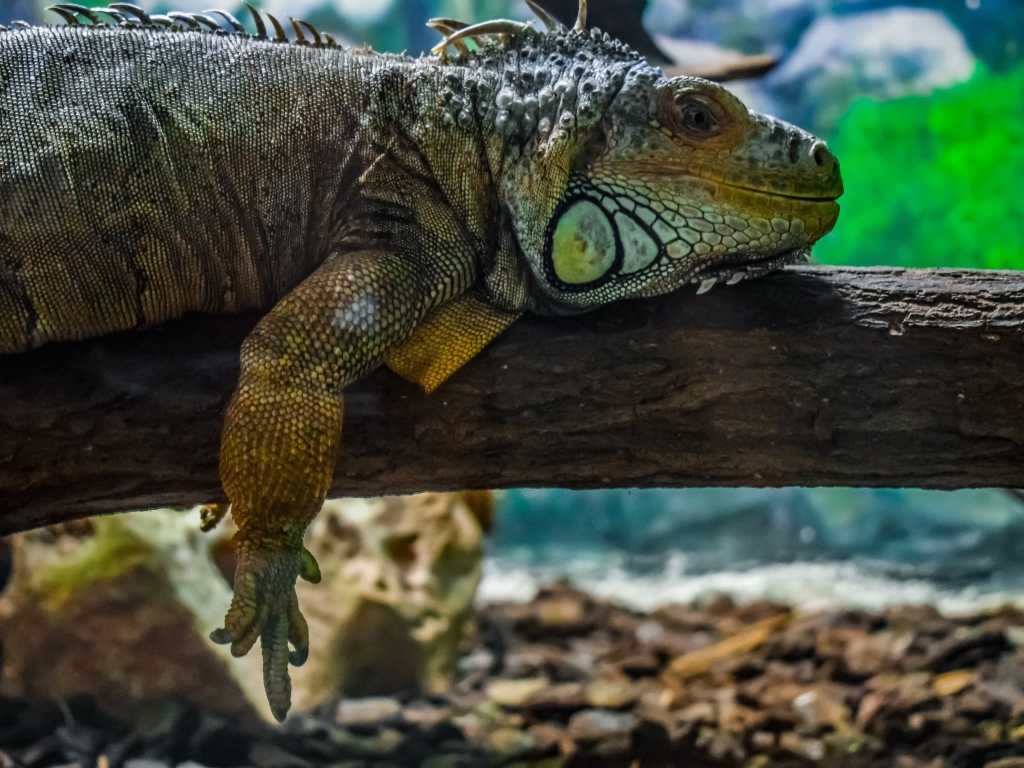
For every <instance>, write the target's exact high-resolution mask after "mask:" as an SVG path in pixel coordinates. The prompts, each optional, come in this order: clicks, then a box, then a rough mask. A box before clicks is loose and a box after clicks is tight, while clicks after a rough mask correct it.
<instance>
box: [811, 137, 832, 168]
mask: <svg viewBox="0 0 1024 768" xmlns="http://www.w3.org/2000/svg"><path fill="white" fill-rule="evenodd" d="M811 157H813V158H814V162H815V163H816V164H817V166H818V167H819V168H824V167H825V166H828V165H832V164H833V163H835V160H834V158H833V157H832V153H831V152H829V151H828V147H826V146H825V142H823V141H816V142H814V146H812V147H811Z"/></svg>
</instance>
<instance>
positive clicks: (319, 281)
mask: <svg viewBox="0 0 1024 768" xmlns="http://www.w3.org/2000/svg"><path fill="white" fill-rule="evenodd" d="M434 277H435V279H436V276H434ZM467 277H468V276H462V281H464V280H466V279H467ZM449 279H450V278H449ZM458 282H461V281H458ZM429 283H430V278H428V277H425V276H424V274H421V273H420V272H419V271H418V270H417V269H416V268H415V267H414V266H413V265H412V264H410V263H409V260H408V259H407V258H403V257H400V256H398V255H395V254H393V253H389V252H386V251H381V250H377V251H374V250H367V251H359V252H355V253H346V254H337V255H334V256H332V257H330V258H329V259H328V260H327V261H326V262H324V264H323V265H322V266H321V267H320V268H319V269H318V270H317V271H316V272H315V273H313V275H311V276H310V277H309V278H307V279H306V280H305V282H303V283H302V284H301V285H300V286H299V287H298V288H296V289H295V290H294V291H293V292H292V293H290V294H289V295H288V296H287V297H285V298H284V299H283V300H282V301H281V302H280V303H279V304H278V305H277V306H276V307H275V308H274V309H273V310H272V311H271V312H270V313H269V314H268V315H267V316H266V317H264V318H263V320H262V321H261V322H260V323H259V325H258V326H257V327H256V329H255V330H254V331H253V332H252V334H251V335H250V336H249V338H247V339H246V341H245V344H244V345H243V346H242V370H241V377H240V379H239V384H238V389H237V391H236V393H235V395H234V398H233V399H232V401H231V403H230V405H229V407H228V413H227V419H226V422H225V426H224V434H223V440H222V445H221V459H220V468H221V480H222V481H223V484H224V490H225V491H226V492H227V495H228V498H229V499H230V501H231V510H232V515H233V517H234V519H235V522H236V523H237V524H238V529H239V530H238V533H237V534H236V536H235V543H236V546H237V549H238V556H239V559H238V567H237V571H236V575H235V595H234V599H233V600H232V603H231V608H230V609H229V611H228V614H227V617H226V619H225V626H224V628H223V629H219V630H217V631H215V632H214V633H213V635H212V639H213V640H214V641H215V642H220V643H231V651H232V653H233V654H234V655H236V656H240V655H243V654H245V653H246V652H248V650H249V649H250V648H251V647H252V645H253V644H254V643H255V642H256V638H257V637H259V638H261V642H262V646H263V676H264V684H265V685H266V689H267V697H268V699H269V700H270V706H271V710H272V711H273V713H274V716H275V717H276V718H277V719H278V720H282V719H283V718H284V716H285V714H286V713H287V712H288V708H289V706H290V698H291V682H290V679H289V677H288V660H289V653H288V642H289V641H290V642H291V643H292V645H293V646H294V648H295V650H294V652H293V653H292V654H291V660H292V662H293V663H295V664H301V663H302V662H303V661H305V657H306V653H307V647H308V630H307V627H306V622H305V620H304V619H303V617H302V614H301V612H300V611H299V606H298V602H297V599H296V596H295V579H296V577H298V576H299V575H303V576H305V577H307V578H310V579H312V580H315V579H316V578H317V572H316V564H315V562H314V561H312V557H311V556H310V555H309V554H308V553H307V552H305V550H304V549H303V547H302V536H303V532H304V531H305V529H306V526H307V525H308V524H309V523H310V521H311V520H312V519H313V518H314V517H315V516H316V514H317V512H319V510H320V507H321V506H322V504H323V501H324V497H325V495H326V493H327V490H328V488H329V487H330V483H331V477H332V475H333V472H334V467H335V464H336V462H337V458H338V452H339V448H340V443H341V422H342V389H343V388H344V387H345V385H346V384H348V383H350V382H352V381H354V380H355V379H358V378H360V377H361V376H364V375H365V374H367V373H369V372H370V371H372V370H373V369H374V368H376V367H377V366H378V365H379V364H380V363H381V361H382V360H383V359H384V356H385V355H386V353H387V352H388V351H389V350H390V349H392V348H393V347H395V346H397V345H398V344H400V343H402V342H403V341H404V340H405V339H407V338H408V337H409V336H410V335H411V334H412V332H413V330H414V329H415V327H416V324H417V323H418V322H419V321H420V320H421V319H422V318H423V316H424V315H425V314H426V313H427V311H428V310H429V309H430V307H431V304H432V301H433V296H435V295H437V294H438V293H439V292H440V290H441V287H440V286H433V285H430V284H429ZM449 289H450V283H449Z"/></svg>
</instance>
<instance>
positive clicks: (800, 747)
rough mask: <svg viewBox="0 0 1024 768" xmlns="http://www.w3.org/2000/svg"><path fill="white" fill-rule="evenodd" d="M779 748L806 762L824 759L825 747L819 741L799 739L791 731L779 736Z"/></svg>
mask: <svg viewBox="0 0 1024 768" xmlns="http://www.w3.org/2000/svg"><path fill="white" fill-rule="evenodd" d="M779 747H780V748H781V749H784V750H786V751H787V752H792V753H793V754H794V755H799V756H800V757H804V758H807V759H808V760H814V761H818V760H821V759H823V758H824V757H825V745H824V744H823V743H822V742H821V741H819V740H818V739H806V738H801V737H800V736H799V735H797V734H796V733H793V732H792V731H789V732H787V733H783V734H781V735H780V736H779Z"/></svg>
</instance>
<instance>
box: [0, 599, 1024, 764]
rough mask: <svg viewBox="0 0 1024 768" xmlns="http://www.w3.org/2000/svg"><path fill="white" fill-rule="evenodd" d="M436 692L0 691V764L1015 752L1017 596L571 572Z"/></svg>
mask: <svg viewBox="0 0 1024 768" xmlns="http://www.w3.org/2000/svg"><path fill="white" fill-rule="evenodd" d="M477 623H478V631H477V637H476V641H475V642H474V643H473V645H472V647H471V648H470V649H468V650H467V653H466V655H465V656H464V657H463V660H462V664H461V667H460V671H459V675H458V679H457V681H456V683H455V685H454V686H453V687H452V689H451V691H450V692H449V693H448V694H447V695H445V696H433V697H416V696H398V697H393V698H392V697H382V698H372V699H349V700H345V701H336V702H332V703H331V704H329V705H325V706H322V707H320V708H318V709H317V710H315V711H313V712H309V713H299V714H296V715H293V716H292V717H290V718H289V719H288V721H287V722H286V723H285V724H284V725H283V726H279V727H270V726H268V727H266V728H251V727H250V728H243V727H241V726H239V725H237V724H233V723H230V722H227V721H225V720H224V719H222V718H218V717H216V716H214V715H211V714H209V713H205V712H201V711H197V710H194V709H191V708H189V707H185V706H183V705H180V704H177V703H174V702H164V703H161V704H158V705H153V706H151V707H148V708H140V710H139V716H138V718H137V720H136V721H135V722H133V723H131V724H128V723H123V722H118V721H116V720H113V719H111V718H109V717H106V716H105V715H103V714H102V713H101V712H99V711H97V709H96V707H95V705H94V704H93V703H92V702H91V701H90V700H89V698H88V697H78V698H75V699H71V700H68V701H65V702H61V703H59V704H53V703H50V704H28V703H26V702H22V701H17V700H13V699H5V698H0V768H8V767H13V766H25V768H36V766H53V765H69V766H70V765H80V766H83V767H84V766H92V765H98V766H99V768H118V767H119V766H125V768H164V766H167V767H170V766H182V765H187V766H189V768H196V766H210V767H211V768H212V767H214V766H256V768H312V767H313V766H332V767H333V768H406V767H408V768H414V767H415V768H463V767H464V768H476V767H477V766H483V767H486V766H517V767H520V768H525V767H526V766H533V767H535V768H575V767H577V766H586V767H587V768H589V767H590V766H594V767H595V768H603V767H604V766H609V767H611V766H622V767H623V768H661V767H662V766H665V767H668V766H685V767H686V768H691V767H692V768H701V767H702V766H708V767H709V768H712V767H713V768H718V767H722V768H727V767H728V768H732V767H734V766H735V767H737V768H782V767H783V766H786V767H787V768H789V767H792V768H805V767H806V768H810V767H811V766H828V767H829V768H833V767H836V768H859V767H861V766H863V767H864V768H867V767H868V766H870V767H871V768H888V767H890V766H891V767H892V768H1024V648H1020V649H1018V647H1017V644H1018V643H1020V644H1021V645H1024V612H1021V611H1020V610H1018V609H1012V608H1004V609H1000V610H996V611H991V612H986V613H982V614H974V615H969V616H968V615H963V616H942V615H940V614H939V613H938V612H937V611H935V610H934V609H932V608H930V607H927V606H908V607H896V608H890V609H887V610H885V611H882V612H877V613H872V612H865V611H834V612H819V613H794V612H793V611H792V610H790V609H789V608H788V607H787V606H784V605H779V604H777V603H773V602H769V601H765V600H760V601H755V602H751V603H747V604H742V605H737V604H735V603H734V602H733V601H732V600H730V599H729V598H726V597H719V598H716V599H714V600H711V601H710V602H706V603H703V604H701V605H697V606H667V607H664V608H660V609H658V610H656V611H653V612H650V613H641V612H637V611H631V610H627V609H624V608H621V607H618V606H616V605H614V604H612V603H609V602H606V601H603V600H600V599H598V598H595V597H593V596H591V595H588V594H586V593H584V592H581V591H578V590H576V589H573V588H572V587H571V586H569V585H568V584H565V583H559V584H554V585H551V586H549V587H546V588H544V589H542V590H541V592H540V593H539V594H538V596H537V598H536V599H534V600H533V601H531V602H529V603H504V604H496V605H490V606H487V607H484V608H482V609H481V610H480V611H479V614H478V622H477Z"/></svg>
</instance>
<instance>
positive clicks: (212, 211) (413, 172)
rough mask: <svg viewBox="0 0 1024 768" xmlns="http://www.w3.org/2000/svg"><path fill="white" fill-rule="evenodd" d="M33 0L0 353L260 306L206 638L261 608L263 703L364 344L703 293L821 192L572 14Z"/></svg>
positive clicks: (777, 152)
mask: <svg viewBox="0 0 1024 768" xmlns="http://www.w3.org/2000/svg"><path fill="white" fill-rule="evenodd" d="M57 9H58V12H59V13H60V14H61V15H62V16H63V17H64V18H65V19H66V21H67V22H68V24H67V25H66V26H59V27H52V28H51V27H18V28H13V29H9V30H6V31H2V32H0V353H7V354H10V353H19V352H25V351H28V350H31V349H33V348H35V347H38V346H40V345H41V344H45V343H47V342H50V341H59V340H71V339H83V338H87V337H92V336H97V335H101V334H106V333H111V332H114V331H122V330H126V329H132V328H140V327H144V326H150V325H154V324H156V323H161V322H163V321H165V320H170V319H172V318H176V317H180V316H181V315H183V314H185V313H187V312H211V313H221V312H235V311H239V310H246V309H250V310H251V309H258V310H265V311H266V315H265V316H264V318H263V319H262V321H261V322H260V323H259V325H258V326H257V327H256V329H255V330H254V331H253V332H252V334H251V335H250V336H249V338H248V339H247V340H246V341H245V344H244V346H243V347H242V353H241V354H242V360H241V362H242V370H241V378H240V381H239V383H238V389H237V391H236V393H235V395H234V397H233V399H232V400H231V403H230V405H229V407H228V412H227V418H226V421H225V426H224V434H223V443H222V450H221V477H222V480H223V484H224V490H225V492H226V494H227V497H228V498H229V499H230V502H231V508H232V514H233V515H234V518H235V520H236V521H237V523H238V526H239V533H238V535H237V539H236V542H237V545H238V550H239V554H240V560H239V565H238V572H237V575H236V579H235V598H234V602H233V603H232V606H231V609H230V611H229V612H228V615H227V618H226V623H225V628H224V629H222V630H218V632H215V633H214V639H215V640H217V641H218V642H230V643H231V644H232V651H233V652H234V653H236V654H244V653H246V652H247V651H248V650H249V648H251V647H252V645H253V644H254V643H255V641H256V639H257V638H261V641H262V647H263V654H264V676H265V682H266V687H267V693H268V696H269V699H270V702H271V706H272V708H273V710H274V713H275V715H276V716H277V717H278V718H283V717H284V715H285V713H286V712H287V710H288V706H289V697H290V683H289V679H288V670H287V666H288V660H289V655H290V656H291V660H292V662H293V663H301V662H302V660H303V659H304V658H305V655H306V649H307V634H308V632H307V628H306V623H305V621H304V620H303V618H302V614H301V613H300V611H299V606H298V604H297V602H296V598H295V591H294V584H295V579H296V577H297V576H299V575H303V576H306V577H307V578H311V579H315V578H316V564H315V563H314V562H313V561H312V558H310V557H308V555H306V554H305V553H304V551H303V548H302V535H303V531H304V529H305V528H306V526H307V524H308V523H309V522H310V520H312V518H313V517H314V516H315V515H316V513H317V511H318V510H319V509H320V506H321V504H322V503H323V501H324V495H325V494H326V492H327V490H328V488H329V487H330V484H331V477H332V473H333V471H334V467H335V465H336V463H337V460H338V454H339V450H340V445H341V425H342V390H343V389H344V387H345V386H346V385H347V384H348V383H350V382H352V381H354V380H355V379H358V378H360V377H361V376H364V375H366V374H367V373H369V372H370V371H372V370H374V369H375V368H377V367H378V366H379V365H381V363H385V364H387V365H388V366H390V367H391V368H393V369H394V370H396V371H397V372H399V373H400V374H402V375H403V376H405V377H406V378H409V379H411V380H414V381H418V382H419V383H421V384H422V385H423V386H424V387H425V388H426V389H428V390H430V389H433V388H434V387H436V386H437V385H438V384H440V383H441V382H442V381H443V380H444V379H445V378H446V377H447V376H449V375H451V374H452V373H453V372H454V371H456V370H457V369H458V368H459V367H460V366H461V365H462V364H463V363H465V362H466V361H467V360H469V359H470V358H472V357H473V356H474V355H475V354H476V353H477V352H479V351H480V349H482V348H483V347H484V346H485V345H486V344H487V343H488V342H489V341H490V340H491V339H493V338H494V337H495V336H496V335H497V334H499V333H501V331H502V330H503V329H504V328H506V327H507V326H508V325H509V324H511V323H512V322H513V321H514V320H515V319H516V318H517V317H519V316H520V315H521V314H522V313H523V312H525V311H527V310H531V311H534V312H539V313H544V314H568V313H577V312H584V311H586V310H589V309H592V308H594V307H597V306H599V305H602V304H606V303H608V302H611V301H615V300H618V299H625V298H634V297H643V296H652V295H655V294H661V293H665V292H668V291H672V290H674V289H676V288H679V287H680V286H683V285H686V284H692V285H695V286H696V285H699V286H700V289H699V290H698V291H697V292H698V293H700V292H703V291H704V290H706V289H707V288H709V287H710V286H711V285H713V284H714V282H715V281H718V280H722V281H726V282H730V283H731V282H733V281H735V280H738V279H741V278H743V277H748V276H752V275H757V274H761V273H764V272H766V271H769V270H772V269H775V268H778V267H780V266H782V265H784V264H787V263H789V262H792V261H794V260H796V259H798V258H801V257H803V256H804V255H806V253H807V252H808V249H809V247H810V245H811V244H812V243H813V242H814V241H815V240H817V239H818V238H820V237H821V236H822V235H824V234H825V233H827V232H828V231H829V230H830V229H831V228H832V226H833V225H834V223H835V221H836V217H837V215H838V206H837V204H836V202H835V200H836V198H838V197H839V195H840V194H841V192H842V183H841V181H840V176H839V168H838V164H837V163H836V160H835V158H834V157H833V156H832V155H831V154H830V153H829V151H828V150H827V149H826V147H825V145H824V143H823V142H821V141H820V140H818V139H816V138H815V137H814V136H811V135H809V134H807V133H805V132H803V131H801V130H800V129H798V128H795V127H793V126H791V125H788V124H786V123H783V122H780V121H778V120H775V119H774V118H771V117H766V116H763V115H759V114H756V113H752V112H750V111H748V110H747V109H746V107H744V106H743V104H741V103H740V102H739V101H738V100H737V99H736V98H735V97H734V96H733V95H732V94H730V93H729V92H728V91H726V90H724V89H723V88H722V87H720V86H718V85H715V84H713V83H710V82H706V81H703V80H698V79H694V78H676V79H673V80H667V79H665V77H664V76H663V75H662V74H661V72H660V71H659V70H657V69H655V68H653V67H651V66H649V65H648V64H647V63H645V62H644V61H643V60H642V59H640V58H639V57H638V56H637V55H636V54H634V53H633V52H632V51H630V50H629V49H627V48H626V47H624V46H623V45H621V44H620V43H617V42H614V41H612V40H610V38H609V37H608V36H607V35H604V34H602V33H600V32H598V31H597V30H593V31H586V30H585V29H584V26H585V25H584V24H583V23H582V18H581V22H580V23H579V24H577V28H576V29H574V30H572V31H569V30H566V29H564V28H562V27H560V26H558V25H557V24H555V23H553V22H552V23H551V25H550V26H551V30H550V31H549V32H547V33H544V34H541V33H539V32H535V31H534V30H533V29H531V28H528V27H526V26H525V25H520V24H516V23H513V22H507V21H498V22H488V23H486V24H482V25H477V26H475V27H470V28H469V29H463V27H464V26H465V25H461V24H458V23H457V22H452V21H445V20H437V21H435V22H433V25H434V26H435V27H437V28H438V29H440V30H441V31H442V32H444V33H446V34H447V35H448V37H447V38H446V45H445V46H443V47H439V51H440V53H441V56H440V57H427V58H420V59H412V58H408V57H402V56H390V55H380V54H375V53H372V52H369V51H363V50H342V49H339V48H337V47H335V46H334V45H333V41H330V40H329V38H323V37H321V36H320V35H319V34H318V33H316V32H315V31H314V30H312V28H311V27H309V26H308V25H303V24H301V23H294V27H295V31H296V32H297V33H298V34H299V35H300V36H301V40H297V41H293V42H287V41H285V40H284V34H283V32H281V30H280V27H279V25H277V22H276V21H273V27H274V28H276V35H275V37H276V38H277V39H276V40H275V39H274V38H268V37H267V36H266V35H265V33H263V30H264V28H265V22H264V20H263V19H261V18H259V17H257V18H256V20H255V21H256V22H257V23H258V26H257V35H255V36H251V35H248V34H246V33H245V32H244V31H243V28H242V26H241V25H240V24H239V23H238V22H237V21H236V20H235V19H233V18H232V17H230V16H229V15H227V14H223V13H219V14H216V15H215V14H212V13H211V14H208V15H203V14H168V16H155V15H154V16H152V17H150V16H147V15H146V14H144V13H143V12H142V11H140V10H139V9H137V8H134V7H133V6H129V5H125V4H115V6H114V8H113V9H112V10H106V11H101V10H93V11H87V10H85V9H82V8H78V7H77V6H70V5H63V6H58V7H57ZM583 15H584V14H583V13H581V17H582V16H583ZM105 19H110V20H111V23H110V24H104V23H103V20H105ZM325 39H326V41H327V42H326V43H325ZM471 45H472V46H479V50H477V49H476V48H475V47H473V48H472V50H471ZM446 52H450V55H449V56H446V55H445V54H446ZM684 300H691V299H684ZM0 360H3V363H0V364H11V363H12V362H13V359H12V358H11V357H5V358H0ZM289 643H291V645H292V647H293V649H294V650H293V651H292V652H291V654H289Z"/></svg>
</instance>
